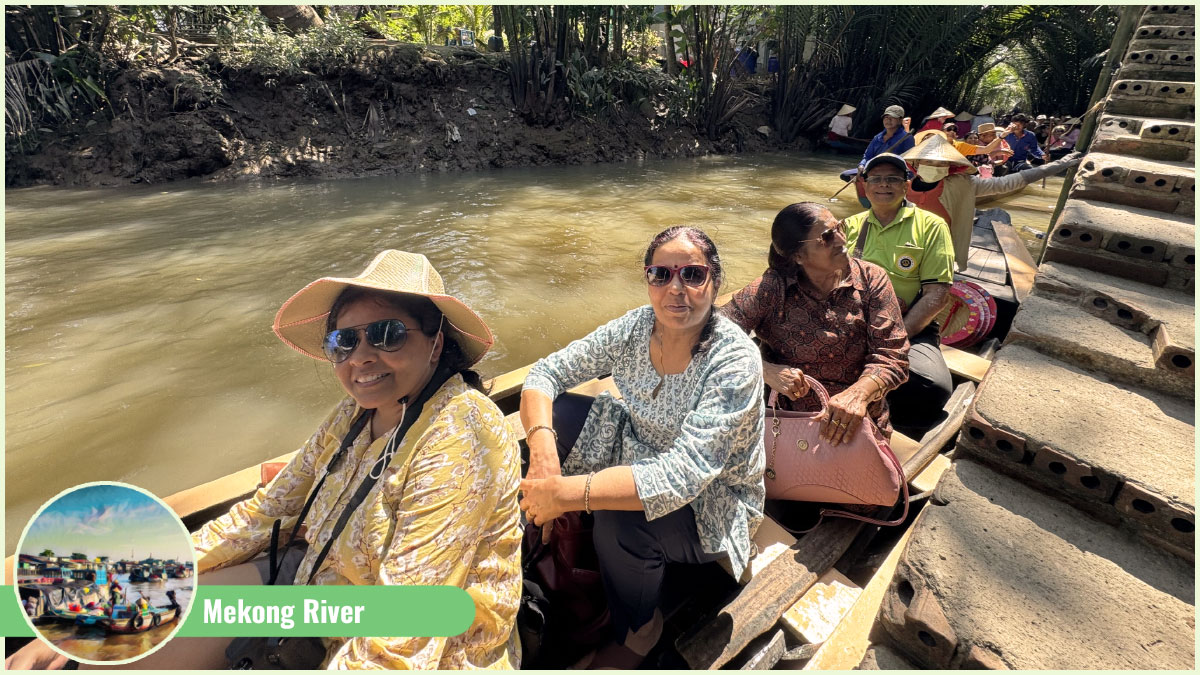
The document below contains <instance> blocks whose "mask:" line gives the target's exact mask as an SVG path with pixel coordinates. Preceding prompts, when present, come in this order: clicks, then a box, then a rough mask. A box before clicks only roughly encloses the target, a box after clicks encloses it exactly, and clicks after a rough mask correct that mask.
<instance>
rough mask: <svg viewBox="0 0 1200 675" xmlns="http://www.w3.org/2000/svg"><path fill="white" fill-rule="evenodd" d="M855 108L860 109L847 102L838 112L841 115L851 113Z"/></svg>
mask: <svg viewBox="0 0 1200 675" xmlns="http://www.w3.org/2000/svg"><path fill="white" fill-rule="evenodd" d="M855 110H858V108H855V107H854V106H852V105H850V104H849V103H847V104H845V105H843V106H842V109H841V110H839V111H837V114H839V115H849V114H850V113H852V112H854V111H855Z"/></svg>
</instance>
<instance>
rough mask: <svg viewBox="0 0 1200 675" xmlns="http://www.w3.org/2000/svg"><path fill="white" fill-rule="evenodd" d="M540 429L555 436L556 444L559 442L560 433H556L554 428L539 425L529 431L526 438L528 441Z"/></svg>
mask: <svg viewBox="0 0 1200 675" xmlns="http://www.w3.org/2000/svg"><path fill="white" fill-rule="evenodd" d="M540 429H545V430H546V431H549V432H550V433H552V434H554V442H555V443H557V442H558V432H557V431H555V430H554V428H553V427H548V426H546V425H545V424H539V425H537V426H533V427H530V428H529V431H526V432H525V438H526V439H528V438H529V437H530V436H532V435H533V432H535V431H538V430H540Z"/></svg>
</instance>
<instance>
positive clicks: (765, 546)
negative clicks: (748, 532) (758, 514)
mask: <svg viewBox="0 0 1200 675" xmlns="http://www.w3.org/2000/svg"><path fill="white" fill-rule="evenodd" d="M751 541H753V542H754V547H755V548H756V549H757V550H758V554H757V555H755V556H754V557H753V558H751V559H750V564H749V565H748V566H747V567H746V571H745V573H743V574H742V578H741V579H738V583H740V584H742V585H743V586H745V585H746V584H748V583H750V580H751V579H753V578H754V576H755V575H756V574H758V573H759V572H761V571H763V570H764V569H765V568H766V567H767V565H770V564H771V561H772V560H774V559H776V558H778V557H779V556H780V555H782V554H783V553H784V552H786V551H787V550H788V549H789V548H791V546H792V545H793V544H795V543H796V538H795V537H793V536H792V534H791V533H790V532H788V531H787V530H785V529H783V526H782V525H780V524H779V523H777V522H775V519H774V518H772V517H771V516H765V517H763V521H762V523H761V524H760V525H759V526H758V529H757V530H755V532H754V536H753V537H751ZM718 564H720V565H721V567H724V568H725V571H726V572H729V575H730V576H733V565H732V564H731V563H730V562H729V558H728V557H723V558H721V559H720V560H719V561H718Z"/></svg>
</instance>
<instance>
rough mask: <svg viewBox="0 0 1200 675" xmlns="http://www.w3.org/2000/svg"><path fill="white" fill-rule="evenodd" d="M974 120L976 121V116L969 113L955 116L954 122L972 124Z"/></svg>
mask: <svg viewBox="0 0 1200 675" xmlns="http://www.w3.org/2000/svg"><path fill="white" fill-rule="evenodd" d="M973 119H975V116H974V115H972V114H971V113H969V112H960V113H958V114H957V115H955V116H954V121H956V122H970V121H971V120H973Z"/></svg>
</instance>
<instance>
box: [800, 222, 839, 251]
mask: <svg viewBox="0 0 1200 675" xmlns="http://www.w3.org/2000/svg"><path fill="white" fill-rule="evenodd" d="M845 231H846V223H845V221H841V220H839V221H838V224H837V225H834V226H833V227H831V228H829V229H828V230H825V231H824V232H822V233H821V236H819V237H817V238H816V239H801V240H800V242H799V243H801V244H806V243H808V242H810V241H819V242H821V243H822V244H825V245H826V246H833V242H834V240H836V239H837V236H838V235H839V234H842V233H844V232H845Z"/></svg>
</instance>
